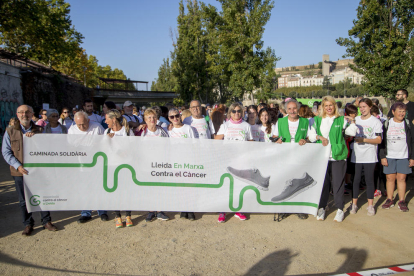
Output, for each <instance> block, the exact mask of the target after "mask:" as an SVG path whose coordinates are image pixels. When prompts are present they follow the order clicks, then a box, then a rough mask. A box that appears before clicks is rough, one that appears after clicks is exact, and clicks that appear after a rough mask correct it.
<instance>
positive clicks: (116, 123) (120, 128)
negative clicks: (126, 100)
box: [104, 109, 134, 228]
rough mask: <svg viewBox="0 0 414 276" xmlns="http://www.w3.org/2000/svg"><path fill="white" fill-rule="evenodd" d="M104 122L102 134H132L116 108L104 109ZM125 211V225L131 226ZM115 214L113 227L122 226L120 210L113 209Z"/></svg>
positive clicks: (128, 215) (129, 217) (128, 212)
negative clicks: (105, 125) (104, 127)
mask: <svg viewBox="0 0 414 276" xmlns="http://www.w3.org/2000/svg"><path fill="white" fill-rule="evenodd" d="M105 123H106V124H107V125H108V128H107V129H106V130H105V132H104V135H108V136H109V137H111V138H112V137H114V136H134V132H133V131H132V130H130V129H129V125H128V122H127V121H126V119H125V118H124V117H122V115H121V113H120V112H119V111H118V110H116V109H112V110H107V111H106V114H105ZM125 213H126V215H125V224H126V226H127V227H130V226H133V225H134V224H133V223H132V220H131V211H125ZM115 216H116V217H115V227H116V228H121V227H123V226H124V225H123V223H122V217H121V211H115Z"/></svg>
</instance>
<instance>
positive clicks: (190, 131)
mask: <svg viewBox="0 0 414 276" xmlns="http://www.w3.org/2000/svg"><path fill="white" fill-rule="evenodd" d="M180 117H181V115H180V112H179V111H178V109H175V108H171V109H170V110H169V111H168V118H169V119H170V121H171V124H172V126H173V127H172V129H171V130H169V131H168V135H169V136H170V138H189V139H195V138H196V135H195V133H194V132H195V130H194V128H193V127H192V126H189V125H184V124H183V123H182V122H181V118H180ZM180 218H182V219H188V220H191V221H193V220H195V215H194V213H193V212H181V214H180Z"/></svg>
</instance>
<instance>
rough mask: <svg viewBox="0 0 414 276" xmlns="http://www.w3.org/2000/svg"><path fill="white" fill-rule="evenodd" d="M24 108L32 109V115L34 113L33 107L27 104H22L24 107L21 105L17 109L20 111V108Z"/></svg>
mask: <svg viewBox="0 0 414 276" xmlns="http://www.w3.org/2000/svg"><path fill="white" fill-rule="evenodd" d="M22 106H27V107H28V108H29V109H30V111H32V113H34V110H33V107H31V106H30V105H27V104H22V105H19V106H18V107H17V109H19V108H20V107H22Z"/></svg>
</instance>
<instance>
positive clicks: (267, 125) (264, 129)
mask: <svg viewBox="0 0 414 276" xmlns="http://www.w3.org/2000/svg"><path fill="white" fill-rule="evenodd" d="M259 119H260V124H259V127H260V129H259V132H260V134H259V142H267V143H268V142H272V141H271V140H270V138H275V137H276V135H275V125H274V124H272V123H271V122H270V115H269V111H268V110H267V108H266V107H265V108H262V109H260V112H259Z"/></svg>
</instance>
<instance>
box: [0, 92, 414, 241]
mask: <svg viewBox="0 0 414 276" xmlns="http://www.w3.org/2000/svg"><path fill="white" fill-rule="evenodd" d="M407 97H408V92H407V91H406V90H405V89H400V90H398V91H397V93H396V99H397V102H396V103H395V104H393V105H392V107H391V108H390V112H389V113H388V115H387V116H386V115H384V114H383V113H382V107H381V106H380V104H379V102H378V100H377V99H369V98H362V97H358V98H357V99H356V100H355V102H353V103H348V104H346V105H345V107H344V108H342V104H341V103H338V102H336V101H335V99H334V98H332V97H330V96H325V97H323V98H322V100H321V101H320V102H315V103H314V104H313V106H312V107H309V106H307V105H301V104H300V103H299V102H298V101H296V100H295V99H292V98H287V99H285V100H284V101H283V102H282V103H281V104H274V103H272V104H270V105H268V104H266V103H260V104H258V105H257V106H256V105H250V106H245V107H244V106H242V105H241V104H240V103H238V102H235V103H232V104H231V105H230V106H228V107H227V106H226V105H224V104H214V105H213V106H210V105H209V104H207V105H202V104H201V103H200V102H199V101H198V100H193V101H191V102H190V104H189V106H181V107H176V106H174V105H173V104H167V105H166V106H153V107H150V108H145V107H142V108H140V109H139V108H136V107H135V106H134V105H133V103H132V102H131V101H126V102H125V103H124V104H123V105H122V108H121V107H120V106H117V105H116V104H115V103H114V102H111V101H107V102H105V104H104V105H103V109H102V113H101V114H100V115H99V114H97V113H95V112H94V110H93V102H92V101H91V100H86V101H84V103H83V106H82V109H79V110H78V109H77V108H73V109H72V110H71V109H70V108H63V109H62V111H61V113H59V112H58V110H56V109H49V110H43V109H42V110H40V112H39V117H37V116H35V114H34V112H33V109H32V107H30V106H28V105H21V106H19V107H18V108H17V113H16V115H17V118H14V119H12V120H10V123H9V127H8V128H7V129H6V131H5V133H4V137H3V143H2V154H3V156H4V159H5V160H6V162H7V163H8V164H9V165H10V170H11V175H12V176H13V178H14V180H15V186H16V191H17V193H18V196H19V206H20V209H21V214H22V218H23V223H24V225H25V229H24V231H23V233H22V234H23V235H30V234H31V233H32V231H33V225H34V219H33V216H32V214H31V213H28V212H27V209H26V202H25V197H24V188H23V175H26V174H27V173H28V171H27V170H26V169H25V168H24V166H23V135H26V136H28V137H31V136H33V135H37V134H40V133H44V134H48V133H49V134H50V133H52V134H66V135H74V134H77V135H107V136H109V137H114V136H147V137H166V138H189V139H217V140H233V141H256V142H265V143H277V144H282V143H297V144H299V145H300V146H303V145H306V144H307V143H320V144H322V146H324V147H330V149H331V150H330V156H329V161H328V166H327V170H326V175H325V180H324V183H323V188H322V193H321V197H320V202H319V208H318V212H317V216H316V219H317V220H325V217H326V208H327V205H328V200H329V196H330V194H331V195H332V196H333V199H334V205H335V208H336V209H337V211H336V214H335V217H334V221H336V222H341V221H343V219H344V212H346V210H345V209H344V208H345V207H344V206H345V196H347V195H350V196H352V203H351V205H350V207H349V212H350V214H356V213H357V212H358V209H359V207H358V198H359V197H360V191H361V190H366V193H365V194H366V197H367V200H368V207H367V215H368V216H373V215H375V212H376V211H375V208H374V202H373V201H374V197H376V196H386V197H387V199H386V201H385V203H384V204H383V205H382V208H383V209H389V208H391V207H393V206H394V204H395V203H396V204H397V206H398V208H399V209H400V210H401V211H403V212H407V211H408V207H407V203H406V201H405V194H406V177H407V175H409V174H411V167H412V166H414V153H413V145H414V135H413V131H414V127H413V119H414V110H413V106H414V103H412V102H409V101H408V100H407ZM304 177H306V176H304ZM362 180H364V181H362ZM395 182H397V195H398V201H397V202H396V201H395V199H394V197H393V195H394V190H395ZM381 183H383V186H382V187H381ZM267 185H268V184H267ZM259 188H262V189H267V188H268V187H267V186H265V185H264V186H263V187H259ZM91 212H92V211H91V210H84V211H82V212H81V216H80V218H79V219H78V223H85V222H87V221H89V220H91V218H92V214H91ZM125 214H126V215H125V220H124V221H125V226H127V227H129V226H133V222H132V219H131V211H125ZM98 215H99V216H100V218H101V220H102V221H108V220H109V217H108V213H107V211H105V210H98ZM297 215H298V217H299V218H300V219H306V218H308V216H307V215H306V214H297ZM115 217H116V218H115V225H116V228H121V227H123V226H124V223H123V220H122V217H121V211H115ZM180 217H181V218H183V219H188V220H195V219H196V217H195V214H194V213H193V212H188V211H183V212H181V215H180ZM235 217H237V218H239V219H240V220H246V216H245V215H244V214H243V213H240V212H238V213H236V214H235ZM156 218H157V219H160V220H168V219H169V217H168V216H167V215H166V214H165V213H164V212H163V211H150V212H148V214H147V217H146V221H148V222H150V221H152V220H154V219H156ZM41 220H42V225H43V227H44V228H45V229H48V230H50V231H56V230H57V228H56V226H55V225H53V224H52V220H51V216H50V212H41ZM225 221H226V214H225V213H220V214H219V217H218V222H225Z"/></svg>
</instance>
